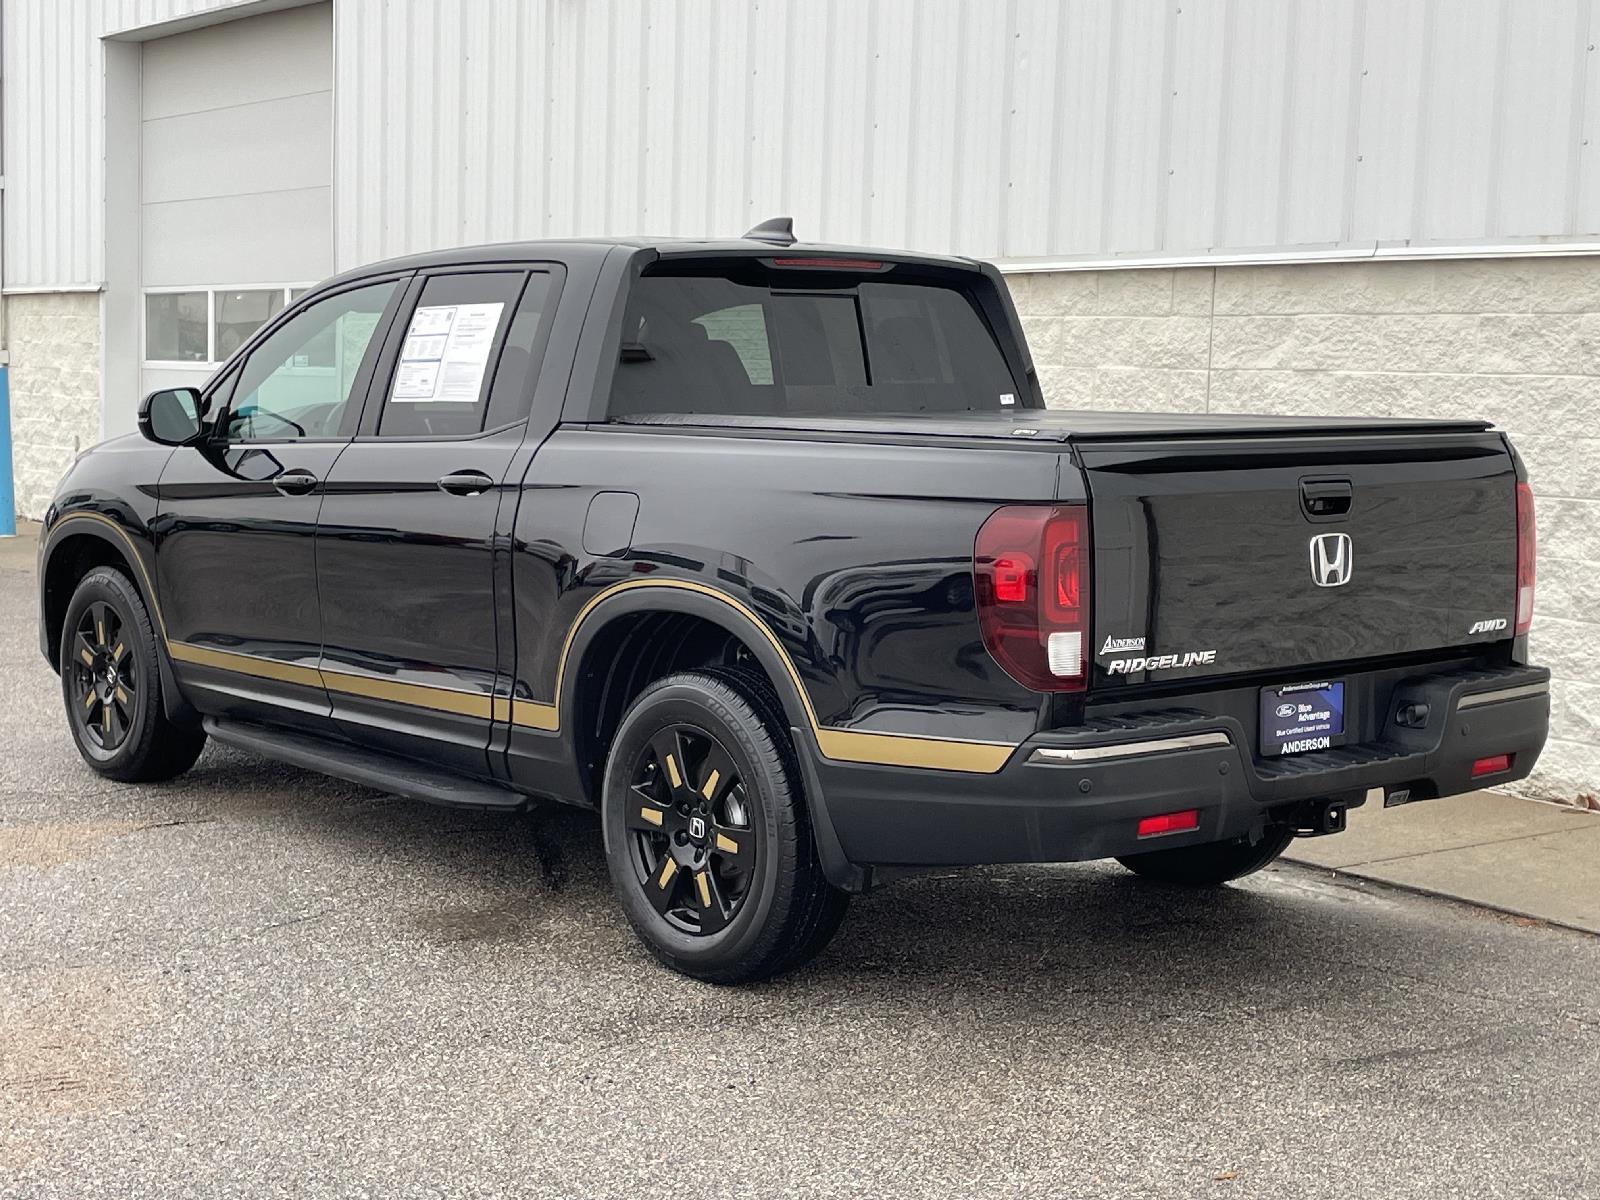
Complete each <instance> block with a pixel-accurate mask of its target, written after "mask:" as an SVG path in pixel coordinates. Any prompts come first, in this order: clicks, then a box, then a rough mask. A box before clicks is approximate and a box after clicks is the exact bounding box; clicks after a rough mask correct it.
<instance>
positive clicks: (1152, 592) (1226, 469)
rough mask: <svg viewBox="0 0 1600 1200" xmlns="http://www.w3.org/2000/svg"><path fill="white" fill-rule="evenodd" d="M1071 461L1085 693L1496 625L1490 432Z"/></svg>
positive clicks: (1467, 636) (1489, 631)
mask: <svg viewBox="0 0 1600 1200" xmlns="http://www.w3.org/2000/svg"><path fill="white" fill-rule="evenodd" d="M1078 454H1079V459H1080V461H1081V464H1082V466H1083V468H1084V471H1085V474H1086V477H1087V482H1088V488H1089V492H1090V496H1091V509H1090V512H1091V518H1092V521H1093V534H1092V536H1093V539H1094V547H1095V557H1094V615H1093V630H1094V634H1093V638H1092V645H1093V651H1094V669H1093V672H1092V678H1091V686H1092V687H1093V688H1095V689H1096V690H1116V689H1124V688H1129V687H1134V686H1137V685H1140V684H1146V683H1153V682H1163V681H1168V680H1181V679H1193V678H1200V677H1208V676H1221V675H1238V674H1255V675H1260V676H1263V677H1269V678H1271V679H1274V680H1279V681H1282V682H1295V681H1297V680H1298V679H1300V678H1301V677H1303V676H1305V675H1306V674H1307V673H1308V672H1312V673H1320V672H1321V669H1322V668H1337V667H1339V666H1342V665H1343V664H1346V663H1351V662H1354V661H1359V660H1364V659H1374V658H1382V657H1388V656H1396V655H1407V654H1416V653H1421V652H1429V651H1437V650H1442V649H1445V648H1449V647H1459V646H1466V645H1470V644H1473V643H1479V642H1490V641H1496V640H1504V639H1507V638H1509V637H1511V636H1512V635H1511V627H1512V622H1513V620H1514V616H1515V614H1514V611H1513V610H1514V607H1515V598H1516V559H1517V549H1516V474H1515V467H1514V464H1513V462H1512V458H1511V455H1510V452H1509V450H1508V448H1507V446H1506V444H1505V441H1504V439H1503V438H1502V437H1501V436H1500V435H1499V434H1496V433H1492V432H1474V431H1464V432H1463V431H1446V430H1440V431H1438V432H1422V431H1417V432H1402V431H1398V430H1396V431H1386V432H1383V433H1377V434H1371V435H1335V434H1324V435H1322V436H1318V437H1315V438H1306V437H1273V436H1267V437H1228V436H1221V437H1216V438H1207V439H1199V440H1193V439H1178V438H1163V439H1159V440H1155V439H1149V440H1147V439H1128V440H1121V441H1114V442H1091V443H1088V444H1082V445H1080V446H1079V447H1078Z"/></svg>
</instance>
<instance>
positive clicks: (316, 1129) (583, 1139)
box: [0, 554, 1600, 1200]
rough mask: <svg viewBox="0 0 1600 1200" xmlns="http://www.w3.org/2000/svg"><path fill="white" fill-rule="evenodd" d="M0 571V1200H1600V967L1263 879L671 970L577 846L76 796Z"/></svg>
mask: <svg viewBox="0 0 1600 1200" xmlns="http://www.w3.org/2000/svg"><path fill="white" fill-rule="evenodd" d="M34 607H35V602H34V589H33V581H32V575H31V565H30V561H29V558H28V556H26V555H22V554H14V555H11V556H9V557H8V556H6V555H3V554H0V1195H4V1196H7V1197H11V1196H18V1197H70V1198H72V1200H83V1198H87V1197H100V1196H159V1197H163V1198H168V1197H191V1196H193V1197H200V1196H207V1197H209V1196H229V1197H246V1196H280V1195H281V1196H293V1197H297V1198H309V1197H322V1196H374V1197H376V1196H384V1197H387V1196H484V1197H488V1196H503V1195H530V1196H581V1197H630V1198H633V1197H642V1196H669V1195H671V1196H679V1197H721V1196H729V1197H733V1196H737V1197H769V1196H779V1195H791V1194H792V1195H803V1196H808V1197H833V1196H851V1197H856V1196H895V1197H922V1196H927V1197H961V1196H982V1197H1022V1196H1028V1197H1044V1196H1102V1195H1103V1196H1119V1197H1120V1196H1162V1197H1166V1196H1171V1197H1184V1198H1190V1197H1211V1196H1220V1197H1257V1196H1260V1197H1267V1196H1271V1197H1275V1198H1283V1197H1299V1196H1307V1197H1328V1196H1341V1197H1346V1196H1348V1197H1366V1196H1371V1197H1383V1198H1384V1200H1397V1198H1400V1197H1429V1198H1434V1197H1446V1196H1471V1197H1494V1196H1519V1197H1520V1196H1527V1197H1582V1196H1600V1107H1597V1103H1600V938H1595V937H1593V936H1590V935H1587V934H1584V933H1580V932H1575V931H1572V930H1568V929H1562V928H1556V927H1553V926H1549V925H1545V924H1542V923H1540V922H1537V921H1533V920H1529V919H1526V918H1514V917H1510V916H1507V915H1504V914H1501V913H1495V912H1490V911H1486V910H1483V909H1476V908H1472V907H1468V906H1466V905H1462V904H1458V903H1454V902H1451V901H1448V900H1443V899H1436V898H1433V897H1428V896H1422V895H1417V894H1414V893H1411V892H1406V891H1397V890H1391V889H1389V888H1387V887H1386V886H1385V885H1383V884H1380V883H1373V882H1368V881H1361V880H1350V879H1343V878H1336V877H1333V876H1330V875H1329V874H1328V873H1326V872H1323V871H1320V870H1317V869H1314V868H1309V867H1302V866H1295V865H1283V866H1280V867H1276V868H1273V869H1269V870H1268V871H1266V872H1263V873H1262V874H1260V875H1257V876H1255V877H1253V878H1251V879H1250V880H1247V881H1244V882H1242V883H1240V884H1237V885H1234V886H1231V887H1228V888H1224V889H1220V890H1217V891H1215V892H1211V893H1206V894H1194V893H1190V892H1185V891H1176V890H1170V889H1166V888H1162V887H1159V886H1155V885H1151V884H1148V883H1144V882H1141V881H1139V880H1137V879H1135V878H1134V877H1133V876H1131V875H1129V874H1127V873H1126V872H1124V871H1122V870H1121V869H1120V868H1118V867H1116V866H1115V865H1114V864H1085V865H1077V866H1069V867H1058V868H1057V867H1053V868H1034V867H1029V868H1001V869H989V870H977V871H966V872H944V873H939V874H936V875H931V876H927V877H924V878H919V879H916V880H911V881H906V882H903V883H900V884H896V885H894V886H892V887H888V888H885V889H884V890H882V891H880V892H878V893H876V894H874V895H872V896H870V897H867V898H865V899H863V900H861V901H858V902H857V903H856V904H855V905H854V906H853V908H852V910H851V914H850V916H849V917H848V918H847V920H846V923H845V926H844V929H843V931H842V933H841V934H840V936H839V937H838V938H837V939H836V940H835V942H834V943H833V945H832V947H831V948H830V949H829V950H828V951H827V952H826V954H825V955H824V956H823V957H822V958H821V959H820V960H818V961H817V962H816V963H815V964H814V965H812V966H811V967H809V968H807V969H805V970H803V971H800V972H798V973H796V974H793V975H791V976H788V977H786V978H784V979H781V980H778V981H776V982H774V983H771V984H768V985H763V986H761V987H757V988H750V989H742V990H731V989H718V988H712V987H708V986H705V985H701V984H697V983H693V982H690V981H688V980H685V979H682V978H679V977H677V976H674V975H671V974H669V973H667V972H665V971H663V970H662V969H661V968H660V967H658V966H657V965H656V964H655V962H654V960H652V959H651V958H650V957H649V956H648V955H647V954H646V953H645V952H644V951H643V950H642V949H641V948H640V947H639V946H638V945H637V944H636V943H635V942H634V940H633V938H632V936H631V934H630V933H629V932H628V930H627V928H626V925H625V924H624V922H623V920H622V918H621V916H620V914H619V913H618V911H617V910H616V908H615V907H614V906H613V904H612V903H611V900H610V898H609V895H608V889H607V881H606V877H605V869H604V863H603V860H602V857H601V853H600V840H599V831H598V828H597V825H596V823H595V821H594V819H593V818H592V817H591V816H589V815H587V814H584V813H579V812H572V811H563V812H559V813H556V814H554V815H547V816H543V817H529V816H503V815H484V814H476V813H468V812H455V811H447V810H443V809H435V808H429V807H426V806H423V805H420V804H415V803H411V802H409V801H402V800H397V799H394V798H390V797H385V796H382V795H379V794H376V793H373V792H370V791H366V790H363V789H360V788H356V787H352V786H349V785H346V784H343V783H338V782H335V781H331V780H327V779H323V778H320V777H318V776H314V775H309V774H306V773H304V772H300V771H296V770H291V769H288V768H285V767H281V766H277V765H274V764H272V763H268V762H264V761H261V760H257V759H252V758H249V757H247V756H244V755H241V754H238V753H234V752H231V751H226V750H223V749H220V748H216V747H213V748H211V749H210V750H208V751H207V753H206V755H205V756H204V757H203V758H202V759H201V761H200V763H199V764H198V765H197V767H196V768H195V769H194V770H193V771H192V772H190V773H189V774H188V775H187V776H185V777H184V778H183V779H181V780H179V781H177V782H175V783H173V784H169V785H165V786H159V787H130V786H122V785H117V784H112V783H108V782H105V781H103V780H101V779H99V778H98V777H96V776H95V775H93V774H91V773H90V772H89V771H88V770H87V769H86V768H85V767H84V766H83V765H82V764H81V762H80V761H79V759H78V756H77V754H76V752H75V751H74V750H73V748H72V744H71V742H70V740H69V738H68V736H67V733H66V731H65V728H64V725H63V718H62V715H61V712H60V696H59V692H58V690H57V685H56V680H55V677H54V676H53V675H52V674H51V673H50V671H49V670H48V668H47V667H46V666H45V664H44V662H43V661H42V660H41V659H40V657H39V655H38V652H37V648H36V636H35V631H34V619H35V617H34Z"/></svg>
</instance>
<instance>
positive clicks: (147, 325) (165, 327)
mask: <svg viewBox="0 0 1600 1200" xmlns="http://www.w3.org/2000/svg"><path fill="white" fill-rule="evenodd" d="M310 290H311V285H309V284H303V283H295V284H284V285H273V286H269V287H246V288H216V287H213V288H198V287H197V288H162V289H159V290H152V291H147V292H146V293H145V296H144V362H145V366H147V367H151V366H154V367H161V366H168V367H201V368H211V367H215V366H217V365H219V364H221V363H224V362H226V361H227V360H228V358H229V357H230V356H231V355H232V354H233V352H234V351H235V350H237V349H238V348H239V347H240V346H242V345H244V344H245V342H247V341H248V340H249V339H250V337H251V335H252V334H254V333H255V331H256V330H258V329H260V328H261V327H262V326H263V325H265V324H266V323H267V322H268V321H270V320H271V319H272V318H273V317H275V316H277V315H278V314H279V313H280V312H282V311H283V308H284V306H285V305H286V304H293V303H294V302H295V301H296V300H298V299H299V298H300V297H301V296H303V295H305V294H306V293H307V292H308V291H310Z"/></svg>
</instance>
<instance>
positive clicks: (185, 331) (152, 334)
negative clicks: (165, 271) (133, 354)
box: [144, 292, 211, 363]
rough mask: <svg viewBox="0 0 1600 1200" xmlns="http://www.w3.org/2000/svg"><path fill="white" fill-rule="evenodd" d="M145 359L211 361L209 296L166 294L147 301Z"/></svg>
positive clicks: (200, 294)
mask: <svg viewBox="0 0 1600 1200" xmlns="http://www.w3.org/2000/svg"><path fill="white" fill-rule="evenodd" d="M144 356H145V358H147V359H151V360H153V361H159V362H180V363H204V362H208V361H210V359H211V354H210V351H209V350H208V349H207V346H206V293H205V292H162V293H159V294H156V295H148V296H146V297H145V298H144Z"/></svg>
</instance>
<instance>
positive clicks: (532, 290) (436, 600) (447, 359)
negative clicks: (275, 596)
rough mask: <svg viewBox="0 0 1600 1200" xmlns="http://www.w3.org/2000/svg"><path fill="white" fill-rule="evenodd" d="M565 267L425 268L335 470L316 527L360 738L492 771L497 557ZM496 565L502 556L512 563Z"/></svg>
mask: <svg viewBox="0 0 1600 1200" xmlns="http://www.w3.org/2000/svg"><path fill="white" fill-rule="evenodd" d="M559 274H560V269H559V268H556V267H551V266H548V265H544V266H510V267H499V266H496V267H494V268H482V267H475V268H457V269H451V270H437V271H432V272H426V273H423V274H421V275H419V276H418V278H417V280H416V281H415V282H414V284H413V285H412V289H411V292H410V294H409V295H408V297H407V301H406V307H405V308H404V309H403V310H402V312H401V314H400V317H399V319H397V320H396V322H395V325H394V331H393V333H392V334H391V337H390V339H389V341H390V344H389V346H388V347H387V348H386V353H385V357H384V359H383V363H382V365H381V366H380V369H379V375H378V378H377V379H376V380H375V381H374V388H373V401H372V402H371V403H369V404H368V406H367V411H366V413H365V415H364V416H363V418H362V426H361V431H360V433H359V435H358V436H357V438H356V439H355V441H354V442H353V443H352V444H351V445H350V447H349V448H348V449H347V450H346V451H345V453H344V454H343V455H341V456H340V459H339V461H338V463H337V464H336V465H335V467H334V469H333V470H332V472H331V473H330V474H329V477H328V481H327V495H326V497H325V499H324V501H323V506H322V515H321V520H320V523H319V525H318V529H317V586H318V592H319V594H320V597H321V605H322V660H321V666H322V673H323V679H324V681H325V683H326V685H327V688H328V692H329V696H330V698H331V700H332V703H333V716H334V718H335V720H336V721H337V722H338V724H339V726H340V727H341V729H342V730H343V731H344V732H345V733H346V734H348V735H349V736H351V737H353V738H356V739H357V740H359V741H361V742H363V743H365V744H368V745H372V746H375V747H378V748H382V749H386V750H389V751H391V752H393V753H396V754H400V755H406V756H410V757H414V758H423V759H426V760H429V761H432V762H437V763H439V764H441V765H444V766H447V767H449V768H451V769H453V770H458V771H463V772H467V773H470V774H475V775H485V776H487V775H491V774H493V772H492V770H491V768H490V765H489V757H488V754H487V747H488V744H489V737H490V733H491V722H492V721H493V719H494V716H495V715H496V712H497V698H501V699H499V700H498V708H499V709H504V708H507V707H509V705H508V703H507V701H505V700H504V699H503V697H504V696H505V695H507V689H506V687H505V686H503V682H502V678H501V671H500V647H501V644H502V642H504V643H505V644H506V645H507V646H509V644H510V640H511V637H512V631H511V630H510V629H509V628H505V629H502V628H500V625H501V621H500V619H499V617H498V616H497V607H496V554H497V552H498V553H499V554H500V555H501V557H502V560H503V559H504V556H505V551H506V547H505V546H504V545H503V544H501V543H500V542H499V541H498V540H497V536H496V530H497V528H499V527H500V522H501V509H502V505H505V506H506V513H505V521H506V522H507V523H509V520H510V517H511V510H512V509H514V507H515V490H516V489H515V484H514V481H513V482H512V483H510V484H508V482H507V476H508V470H509V469H510V468H511V465H512V462H513V459H514V457H515V456H516V454H517V451H518V448H519V447H520V446H521V445H522V441H523V436H524V433H525V430H526V425H527V417H528V411H529V404H530V401H531V397H532V393H533V387H534V382H535V380H536V378H537V375H538V371H537V366H538V362H539V360H540V356H541V354H542V351H543V344H544V336H545V331H546V330H547V329H548V326H549V316H550V314H551V313H552V312H553V310H554V307H555V303H556V298H557V293H558V291H559V285H560V281H559ZM501 570H502V572H503V571H504V565H503V562H502V566H501Z"/></svg>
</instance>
